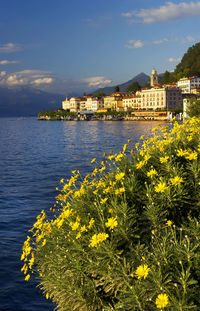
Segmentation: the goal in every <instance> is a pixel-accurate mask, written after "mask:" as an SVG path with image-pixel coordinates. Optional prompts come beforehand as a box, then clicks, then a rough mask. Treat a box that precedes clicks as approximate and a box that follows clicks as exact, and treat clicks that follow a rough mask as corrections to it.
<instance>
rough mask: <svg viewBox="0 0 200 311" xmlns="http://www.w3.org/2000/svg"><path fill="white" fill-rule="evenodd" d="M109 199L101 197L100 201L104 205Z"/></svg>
mask: <svg viewBox="0 0 200 311" xmlns="http://www.w3.org/2000/svg"><path fill="white" fill-rule="evenodd" d="M107 200H108V198H104V199H101V201H100V203H101V204H102V205H103V204H104V203H106V201H107Z"/></svg>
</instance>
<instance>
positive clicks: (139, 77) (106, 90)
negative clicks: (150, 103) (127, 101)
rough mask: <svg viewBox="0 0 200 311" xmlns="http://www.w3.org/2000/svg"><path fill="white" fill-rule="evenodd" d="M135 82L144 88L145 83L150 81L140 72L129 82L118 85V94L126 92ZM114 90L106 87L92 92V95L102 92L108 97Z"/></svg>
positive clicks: (113, 87) (112, 87)
mask: <svg viewBox="0 0 200 311" xmlns="http://www.w3.org/2000/svg"><path fill="white" fill-rule="evenodd" d="M136 81H137V82H138V83H139V85H140V86H144V85H145V84H146V83H148V82H149V81H150V77H149V76H148V75H146V74H145V73H144V72H141V73H140V74H138V75H137V76H135V77H134V78H132V79H131V80H129V81H127V82H125V83H122V84H119V85H118V86H119V90H120V92H126V90H127V87H128V86H129V85H130V84H132V83H133V82H136ZM114 89H115V86H108V87H104V88H100V89H98V90H96V91H95V92H93V94H95V93H99V92H103V93H104V94H106V95H109V94H110V93H113V92H114Z"/></svg>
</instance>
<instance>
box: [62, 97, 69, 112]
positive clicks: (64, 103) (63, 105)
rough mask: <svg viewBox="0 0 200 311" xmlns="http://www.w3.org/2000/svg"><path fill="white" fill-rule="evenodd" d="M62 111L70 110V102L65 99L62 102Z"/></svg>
mask: <svg viewBox="0 0 200 311" xmlns="http://www.w3.org/2000/svg"><path fill="white" fill-rule="evenodd" d="M62 109H64V110H70V100H69V99H68V98H67V97H66V99H65V100H64V101H62Z"/></svg>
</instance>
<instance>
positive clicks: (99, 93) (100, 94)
mask: <svg viewBox="0 0 200 311" xmlns="http://www.w3.org/2000/svg"><path fill="white" fill-rule="evenodd" d="M93 95H94V96H96V97H103V96H106V94H105V93H103V92H102V91H100V92H97V93H95V94H93Z"/></svg>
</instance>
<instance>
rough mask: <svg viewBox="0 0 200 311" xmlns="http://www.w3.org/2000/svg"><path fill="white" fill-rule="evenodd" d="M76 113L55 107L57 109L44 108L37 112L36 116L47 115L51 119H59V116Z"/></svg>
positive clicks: (68, 115)
mask: <svg viewBox="0 0 200 311" xmlns="http://www.w3.org/2000/svg"><path fill="white" fill-rule="evenodd" d="M75 115H76V113H74V112H69V111H67V110H64V109H57V110H44V111H41V112H39V113H38V117H39V118H41V117H49V118H51V119H52V120H54V119H55V120H59V119H60V118H61V117H74V116H75Z"/></svg>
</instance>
